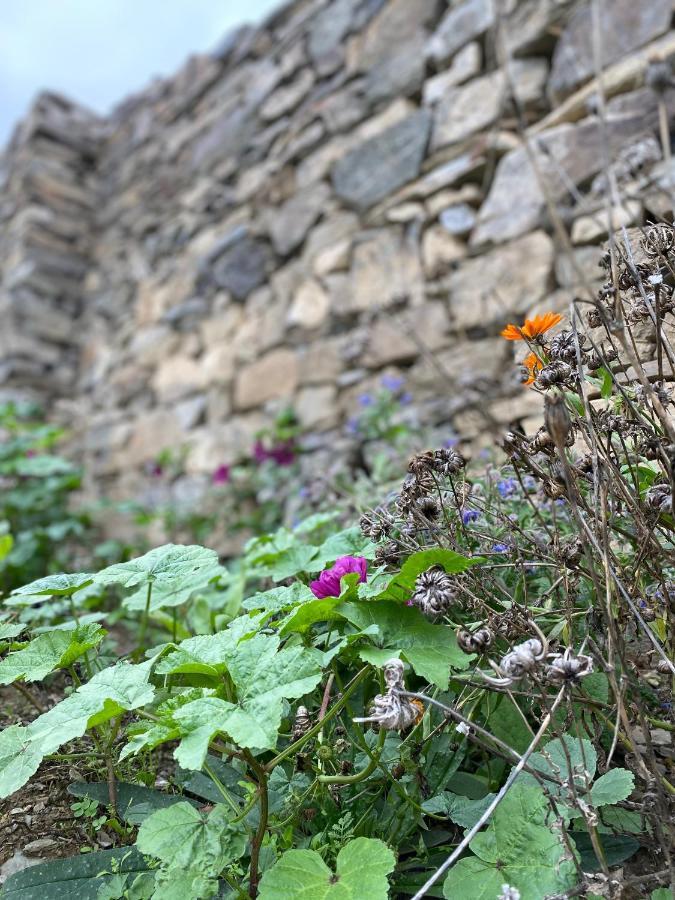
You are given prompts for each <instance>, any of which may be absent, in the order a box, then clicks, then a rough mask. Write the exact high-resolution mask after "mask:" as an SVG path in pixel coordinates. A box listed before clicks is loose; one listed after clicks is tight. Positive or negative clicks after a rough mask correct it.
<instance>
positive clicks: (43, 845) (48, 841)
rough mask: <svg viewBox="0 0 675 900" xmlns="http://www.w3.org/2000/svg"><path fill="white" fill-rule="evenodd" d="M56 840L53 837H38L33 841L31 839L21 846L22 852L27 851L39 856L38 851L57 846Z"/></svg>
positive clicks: (31, 854)
mask: <svg viewBox="0 0 675 900" xmlns="http://www.w3.org/2000/svg"><path fill="white" fill-rule="evenodd" d="M57 846H58V841H55V840H54V838H48V837H44V838H38V839H37V840H35V841H31V842H30V843H29V844H26V846H25V847H24V848H23V850H24V853H28V854H29V855H30V856H36V855H37V856H39V855H40V853H42V852H44V851H45V850H51V849H52V847H57Z"/></svg>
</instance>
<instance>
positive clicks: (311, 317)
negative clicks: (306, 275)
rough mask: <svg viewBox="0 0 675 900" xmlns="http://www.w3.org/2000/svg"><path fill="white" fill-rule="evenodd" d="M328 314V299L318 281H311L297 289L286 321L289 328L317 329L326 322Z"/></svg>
mask: <svg viewBox="0 0 675 900" xmlns="http://www.w3.org/2000/svg"><path fill="white" fill-rule="evenodd" d="M329 312H330V297H329V296H328V294H327V293H326V292H325V291H324V289H323V288H322V287H321V285H320V284H319V283H318V281H314V280H313V279H312V280H310V281H305V282H303V284H301V285H300V287H299V288H298V290H297V292H296V294H295V297H294V298H293V303H292V305H291V308H290V310H289V311H288V318H287V320H286V321H287V323H288V325H289V327H291V328H294V327H298V328H308V329H312V328H318V327H319V326H320V325H323V323H324V322H325V321H326V319H327V317H328V314H329Z"/></svg>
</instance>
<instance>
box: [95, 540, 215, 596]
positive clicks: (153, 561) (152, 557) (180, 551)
mask: <svg viewBox="0 0 675 900" xmlns="http://www.w3.org/2000/svg"><path fill="white" fill-rule="evenodd" d="M217 563H218V554H217V553H216V551H215V550H208V549H207V548H206V547H200V546H198V545H196V544H192V545H184V544H164V546H163V547H156V548H155V549H154V550H150V552H149V553H146V554H145V555H144V556H138V557H136V559H130V560H129V561H128V562H123V563H115V564H114V565H112V566H108V568H107V569H103V570H102V571H100V572H99V573H98V574H97V575H95V576H94V580H95V583H96V584H101V585H106V584H119V585H122V587H141V586H142V585H147V584H150V583H152V584H153V585H154V584H159V585H169V584H171V583H172V582H173V581H174V580H175V579H177V578H184V577H185V576H190V575H196V573H197V572H199V571H200V570H203V569H213V567H214V566H215V565H216V564H217Z"/></svg>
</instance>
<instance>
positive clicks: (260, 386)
mask: <svg viewBox="0 0 675 900" xmlns="http://www.w3.org/2000/svg"><path fill="white" fill-rule="evenodd" d="M298 376H299V372H298V358H297V356H296V354H295V353H294V352H293V351H292V350H287V349H279V350H272V351H270V352H269V353H267V354H266V355H265V356H262V357H261V358H260V359H258V360H257V361H256V362H254V363H251V364H250V365H248V366H243V367H242V368H241V369H240V370H239V372H238V375H237V380H236V383H235V395H234V396H235V406H236V408H237V409H251V408H252V407H254V406H260V405H262V404H263V403H266V402H267V401H268V400H274V399H277V398H281V397H284V398H290V396H291V394H292V393H293V391H294V390H295V387H296V385H297V383H298Z"/></svg>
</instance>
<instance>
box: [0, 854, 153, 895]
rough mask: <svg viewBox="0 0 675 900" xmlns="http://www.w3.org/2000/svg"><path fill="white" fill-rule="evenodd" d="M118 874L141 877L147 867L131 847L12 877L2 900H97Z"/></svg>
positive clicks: (60, 861)
mask: <svg viewBox="0 0 675 900" xmlns="http://www.w3.org/2000/svg"><path fill="white" fill-rule="evenodd" d="M113 864H114V865H115V871H119V872H120V873H131V874H138V873H140V872H147V870H148V865H147V863H146V862H145V860H144V859H143V857H142V856H141V854H140V853H138V852H137V851H136V850H134V849H133V848H132V847H119V848H117V849H115V850H100V851H98V852H96V853H85V854H82V855H81V856H73V857H72V858H70V859H55V860H52V861H51V862H47V863H42V864H41V865H38V866H30V867H29V868H28V869H23V870H22V871H21V872H17V873H16V874H15V875H10V876H9V878H8V879H7V881H5V883H4V885H3V890H2V898H3V900H96V898H97V897H98V895H99V890H100V889H101V888H102V887H105V885H106V884H109V883H110V882H111V881H112V879H113V878H114V877H115V876H113V875H109V874H108V875H104V874H102V873H104V872H108V873H109V872H111V871H112V867H113Z"/></svg>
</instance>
